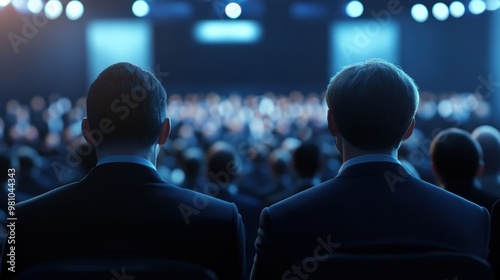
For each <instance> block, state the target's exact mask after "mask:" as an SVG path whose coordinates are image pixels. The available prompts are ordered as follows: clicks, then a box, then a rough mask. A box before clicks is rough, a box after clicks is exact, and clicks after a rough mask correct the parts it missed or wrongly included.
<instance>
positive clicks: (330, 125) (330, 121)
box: [327, 109, 339, 137]
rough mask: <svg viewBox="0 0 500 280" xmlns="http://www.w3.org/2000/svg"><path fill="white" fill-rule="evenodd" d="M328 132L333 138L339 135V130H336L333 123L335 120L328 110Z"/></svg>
mask: <svg viewBox="0 0 500 280" xmlns="http://www.w3.org/2000/svg"><path fill="white" fill-rule="evenodd" d="M327 120H328V130H329V131H330V134H331V135H332V136H333V137H337V136H338V135H339V130H338V128H337V123H336V122H335V118H334V117H333V113H332V111H330V109H328V117H327Z"/></svg>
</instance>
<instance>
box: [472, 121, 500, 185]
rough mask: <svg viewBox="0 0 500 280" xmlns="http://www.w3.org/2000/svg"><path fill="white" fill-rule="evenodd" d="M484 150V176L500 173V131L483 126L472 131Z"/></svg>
mask: <svg viewBox="0 0 500 280" xmlns="http://www.w3.org/2000/svg"><path fill="white" fill-rule="evenodd" d="M472 137H474V138H475V139H476V140H477V142H479V145H481V149H482V150H483V160H484V173H483V174H484V175H494V174H495V175H496V174H498V172H499V171H500V156H499V155H500V132H499V131H498V129H496V128H494V127H492V126H489V125H482V126H479V127H477V128H476V129H474V130H473V131H472Z"/></svg>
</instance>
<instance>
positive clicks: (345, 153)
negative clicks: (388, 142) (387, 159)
mask: <svg viewBox="0 0 500 280" xmlns="http://www.w3.org/2000/svg"><path fill="white" fill-rule="evenodd" d="M371 154H383V155H389V156H393V157H395V158H397V157H398V150H397V149H396V148H392V149H381V150H363V149H359V148H356V147H354V146H352V145H351V144H349V143H347V142H345V141H344V143H343V145H342V161H343V162H346V161H348V160H350V159H353V158H355V157H359V156H363V155H371Z"/></svg>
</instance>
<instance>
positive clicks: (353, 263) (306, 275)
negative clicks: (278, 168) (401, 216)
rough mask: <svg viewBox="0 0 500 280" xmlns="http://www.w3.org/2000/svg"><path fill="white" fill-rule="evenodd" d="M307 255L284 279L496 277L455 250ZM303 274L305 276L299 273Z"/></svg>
mask: <svg viewBox="0 0 500 280" xmlns="http://www.w3.org/2000/svg"><path fill="white" fill-rule="evenodd" d="M325 258H326V256H316V257H314V256H311V257H309V258H304V259H303V260H302V261H301V262H300V263H298V264H297V267H295V269H290V270H288V271H287V272H285V273H286V275H285V274H284V275H283V276H284V277H283V279H308V280H318V279H321V280H323V279H341V280H343V279H384V280H390V279H394V280H396V279H397V280H401V279H405V280H409V279H415V280H417V279H419V280H420V279H426V280H434V279H435V280H446V279H447V280H494V279H495V277H494V274H493V271H492V269H491V266H490V264H489V263H488V262H487V261H486V260H483V259H480V258H478V257H475V256H472V255H469V254H462V253H453V252H441V251H439V252H427V253H411V254H407V253H397V254H377V253H374V254H353V253H340V252H339V253H334V254H332V255H330V256H329V257H328V258H327V259H325ZM300 274H302V275H300Z"/></svg>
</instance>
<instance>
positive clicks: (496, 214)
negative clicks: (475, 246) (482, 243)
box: [488, 200, 500, 279]
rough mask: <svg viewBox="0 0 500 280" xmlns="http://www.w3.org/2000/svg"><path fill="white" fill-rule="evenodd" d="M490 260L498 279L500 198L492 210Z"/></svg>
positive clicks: (499, 277) (499, 274) (499, 271)
mask: <svg viewBox="0 0 500 280" xmlns="http://www.w3.org/2000/svg"><path fill="white" fill-rule="evenodd" d="M488 260H489V261H490V263H491V266H492V267H493V270H494V271H495V274H496V277H497V279H500V200H498V201H497V202H496V203H495V204H494V205H493V210H492V211H491V241H490V255H489V258H488Z"/></svg>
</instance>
